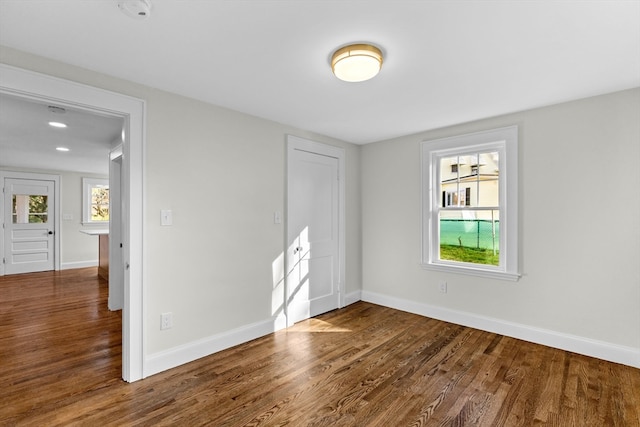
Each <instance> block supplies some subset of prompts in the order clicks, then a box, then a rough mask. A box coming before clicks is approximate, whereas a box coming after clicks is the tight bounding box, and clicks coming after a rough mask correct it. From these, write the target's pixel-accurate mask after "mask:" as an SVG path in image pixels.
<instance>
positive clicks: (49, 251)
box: [4, 178, 56, 274]
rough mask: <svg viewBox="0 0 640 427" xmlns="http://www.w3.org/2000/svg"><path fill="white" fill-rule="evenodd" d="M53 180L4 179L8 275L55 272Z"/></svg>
mask: <svg viewBox="0 0 640 427" xmlns="http://www.w3.org/2000/svg"><path fill="white" fill-rule="evenodd" d="M54 191H55V183H54V181H46V180H35V179H16V178H5V180H4V210H5V212H4V218H5V221H4V254H5V255H4V258H5V260H4V261H5V265H4V267H5V270H4V271H5V274H18V273H32V272H36V271H48V270H53V269H54V253H55V251H54V233H55V231H56V230H55V224H56V222H55V218H54V215H55V214H54V213H55V209H54V202H55V197H54Z"/></svg>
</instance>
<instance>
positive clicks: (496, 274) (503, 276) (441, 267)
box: [420, 263, 520, 282]
mask: <svg viewBox="0 0 640 427" xmlns="http://www.w3.org/2000/svg"><path fill="white" fill-rule="evenodd" d="M420 265H421V266H422V268H423V269H424V270H434V271H444V272H446V273H458V274H466V275H468V276H476V277H486V278H489V279H499V280H509V281H511V282H517V281H518V279H520V274H518V273H507V272H504V271H496V270H484V269H480V268H473V267H466V266H458V265H455V266H454V265H446V264H425V263H422V264H420Z"/></svg>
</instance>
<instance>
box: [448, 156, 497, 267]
mask: <svg viewBox="0 0 640 427" xmlns="http://www.w3.org/2000/svg"><path fill="white" fill-rule="evenodd" d="M499 175H500V174H499V154H498V152H497V151H490V152H472V153H468V154H465V155H457V156H453V157H443V158H441V159H440V182H439V185H440V191H439V194H440V195H441V200H440V203H439V206H440V209H439V225H440V259H443V260H450V261H461V262H471V263H478V264H487V265H499V259H500V256H499V254H500V245H499V243H500V199H499V179H500V176H499Z"/></svg>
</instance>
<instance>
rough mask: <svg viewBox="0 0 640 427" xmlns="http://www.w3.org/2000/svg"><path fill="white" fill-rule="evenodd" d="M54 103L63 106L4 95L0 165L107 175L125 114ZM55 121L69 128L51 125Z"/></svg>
mask: <svg viewBox="0 0 640 427" xmlns="http://www.w3.org/2000/svg"><path fill="white" fill-rule="evenodd" d="M49 106H55V107H59V106H58V105H54V104H51V103H39V102H34V101H31V100H26V99H23V98H18V97H13V96H10V95H6V94H0V166H5V167H13V168H28V169H44V170H53V171H74V172H82V173H93V174H101V175H107V174H108V173H109V150H110V149H111V145H112V143H113V142H114V141H117V140H119V139H120V137H121V133H122V124H123V119H122V118H115V117H106V116H100V115H96V114H90V113H87V112H85V111H82V110H74V109H70V108H65V109H64V113H55V112H51V111H50V110H49ZM50 121H57V122H62V123H65V124H66V125H67V128H65V129H58V128H54V127H51V126H49V122H50ZM56 147H66V148H68V149H69V150H70V151H68V152H60V151H57V150H56Z"/></svg>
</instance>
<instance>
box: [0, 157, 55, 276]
mask: <svg viewBox="0 0 640 427" xmlns="http://www.w3.org/2000/svg"><path fill="white" fill-rule="evenodd" d="M6 178H12V179H27V180H30V179H31V180H38V181H53V217H54V221H53V269H54V270H56V271H58V270H60V255H61V252H60V250H61V246H60V230H61V228H60V226H61V222H60V212H61V209H60V175H50V174H43V173H35V172H14V171H11V170H8V169H3V170H0V183H2V187H3V188H4V180H5V179H6ZM5 191H6V190H5ZM4 196H5V194H4V193H3V195H2V198H1V199H2V200H0V220H2V221H0V222H6V221H8V219H7V218H4V216H3V215H4V208H5V206H4V201H5V197H4ZM5 238H6V235H5V228H4V227H1V228H0V242H2V245H1V247H0V258H3V259H4V258H5V257H6V254H5V250H4V249H5V241H4V239H5ZM4 274H5V263H4V262H2V263H0V276H4Z"/></svg>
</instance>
